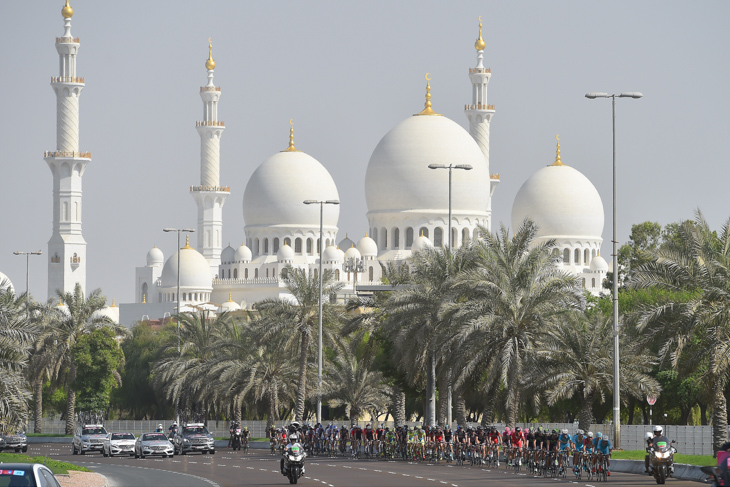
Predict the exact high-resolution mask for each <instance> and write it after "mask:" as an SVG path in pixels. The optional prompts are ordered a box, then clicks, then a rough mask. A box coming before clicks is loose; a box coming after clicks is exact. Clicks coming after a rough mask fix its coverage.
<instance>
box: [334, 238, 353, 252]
mask: <svg viewBox="0 0 730 487" xmlns="http://www.w3.org/2000/svg"><path fill="white" fill-rule="evenodd" d="M337 246H338V247H339V248H341V249H345V250H346V249H349V248H350V247H354V246H355V242H353V241H352V240H350V237H348V236H347V234H345V238H343V239H342V240H340V243H339V244H338V245H337ZM343 252H344V250H343Z"/></svg>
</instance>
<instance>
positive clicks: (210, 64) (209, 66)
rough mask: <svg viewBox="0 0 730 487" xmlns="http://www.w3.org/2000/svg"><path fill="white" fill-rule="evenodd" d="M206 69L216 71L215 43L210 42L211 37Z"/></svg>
mask: <svg viewBox="0 0 730 487" xmlns="http://www.w3.org/2000/svg"><path fill="white" fill-rule="evenodd" d="M205 67H206V69H208V70H212V69H215V61H213V43H212V42H210V37H208V60H207V61H206V62H205Z"/></svg>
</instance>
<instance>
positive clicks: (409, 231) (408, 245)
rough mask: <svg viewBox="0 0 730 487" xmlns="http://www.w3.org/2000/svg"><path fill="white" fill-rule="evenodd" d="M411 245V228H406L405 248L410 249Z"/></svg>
mask: <svg viewBox="0 0 730 487" xmlns="http://www.w3.org/2000/svg"><path fill="white" fill-rule="evenodd" d="M411 245H413V228H411V227H408V228H406V248H407V249H410V248H411Z"/></svg>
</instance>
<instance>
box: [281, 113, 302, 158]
mask: <svg viewBox="0 0 730 487" xmlns="http://www.w3.org/2000/svg"><path fill="white" fill-rule="evenodd" d="M289 125H291V127H289V147H287V148H286V149H284V152H299V151H298V150H297V148H296V147H294V122H293V119H292V118H290V119H289Z"/></svg>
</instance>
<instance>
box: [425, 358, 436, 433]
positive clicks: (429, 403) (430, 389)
mask: <svg viewBox="0 0 730 487" xmlns="http://www.w3.org/2000/svg"><path fill="white" fill-rule="evenodd" d="M430 355H431V356H430V357H429V359H428V375H427V381H428V384H427V385H426V415H425V416H426V417H425V418H424V420H425V422H426V424H428V425H434V424H436V356H435V355H434V353H433V351H431V354H430Z"/></svg>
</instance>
